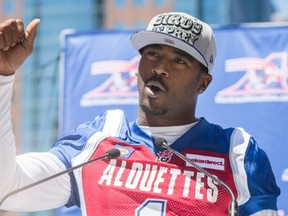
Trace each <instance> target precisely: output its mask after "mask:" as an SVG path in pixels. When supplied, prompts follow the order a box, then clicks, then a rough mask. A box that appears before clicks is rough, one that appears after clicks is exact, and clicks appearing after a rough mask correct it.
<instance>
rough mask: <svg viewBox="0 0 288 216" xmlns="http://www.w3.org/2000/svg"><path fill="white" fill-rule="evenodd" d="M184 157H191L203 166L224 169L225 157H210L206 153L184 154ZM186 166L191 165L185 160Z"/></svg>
mask: <svg viewBox="0 0 288 216" xmlns="http://www.w3.org/2000/svg"><path fill="white" fill-rule="evenodd" d="M186 157H188V158H189V159H191V161H193V162H194V163H195V164H197V165H199V166H200V167H203V168H208V169H214V170H221V171H225V170H226V168H225V159H224V158H220V157H211V156H206V155H197V154H189V153H187V154H186ZM186 166H187V167H192V165H191V164H189V163H187V162H186Z"/></svg>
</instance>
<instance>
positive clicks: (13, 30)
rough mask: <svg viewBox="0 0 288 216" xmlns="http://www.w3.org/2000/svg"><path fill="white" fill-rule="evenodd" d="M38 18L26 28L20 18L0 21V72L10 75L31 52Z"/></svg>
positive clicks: (38, 21)
mask: <svg viewBox="0 0 288 216" xmlns="http://www.w3.org/2000/svg"><path fill="white" fill-rule="evenodd" d="M39 23H40V20H39V19H34V20H33V21H31V22H30V23H29V25H28V26H27V28H26V30H25V28H24V23H23V21H22V20H20V19H9V20H6V21H4V22H2V23H0V74H1V75H7V76H8V75H12V74H14V73H15V71H16V70H17V69H18V68H19V67H20V66H21V65H22V64H23V62H24V61H25V60H26V58H27V57H28V56H29V55H30V54H31V53H32V50H33V44H34V40H35V36H36V31H37V27H38V25H39Z"/></svg>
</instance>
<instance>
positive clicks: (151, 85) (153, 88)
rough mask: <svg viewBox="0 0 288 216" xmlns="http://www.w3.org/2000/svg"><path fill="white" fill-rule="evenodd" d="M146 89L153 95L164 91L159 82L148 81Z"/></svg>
mask: <svg viewBox="0 0 288 216" xmlns="http://www.w3.org/2000/svg"><path fill="white" fill-rule="evenodd" d="M147 87H148V88H149V89H150V90H151V91H152V92H154V93H158V92H160V91H166V90H165V88H164V86H162V85H161V84H160V83H159V82H156V81H149V82H148V83H147Z"/></svg>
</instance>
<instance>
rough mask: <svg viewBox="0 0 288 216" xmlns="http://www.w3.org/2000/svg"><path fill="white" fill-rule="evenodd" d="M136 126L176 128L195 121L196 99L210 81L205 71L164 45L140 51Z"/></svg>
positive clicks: (202, 67) (210, 78) (196, 62)
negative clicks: (137, 124)
mask: <svg viewBox="0 0 288 216" xmlns="http://www.w3.org/2000/svg"><path fill="white" fill-rule="evenodd" d="M140 53H141V55H142V57H141V60H140V63H139V74H138V76H137V77H138V78H137V81H138V91H139V114H138V118H139V120H138V123H139V124H140V125H144V126H148V125H149V126H176V125H185V124H190V123H193V122H195V121H197V118H196V117H195V110H196V104H197V98H198V95H199V94H200V93H202V92H203V91H205V89H206V88H207V87H208V85H209V84H210V82H211V80H212V76H211V75H210V74H208V73H207V69H206V68H205V67H204V66H203V65H202V64H201V63H200V62H199V61H197V60H196V59H194V58H193V57H192V56H190V55H188V54H187V53H185V52H183V51H181V50H179V49H176V48H174V47H170V46H166V45H149V46H146V47H144V48H143V49H142V50H141V51H140Z"/></svg>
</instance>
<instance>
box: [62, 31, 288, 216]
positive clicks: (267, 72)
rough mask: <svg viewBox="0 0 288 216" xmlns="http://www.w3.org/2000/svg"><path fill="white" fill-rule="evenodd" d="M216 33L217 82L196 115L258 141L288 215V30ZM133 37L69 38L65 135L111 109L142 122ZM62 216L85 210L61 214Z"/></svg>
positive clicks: (99, 34) (124, 33) (65, 41)
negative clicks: (241, 132)
mask: <svg viewBox="0 0 288 216" xmlns="http://www.w3.org/2000/svg"><path fill="white" fill-rule="evenodd" d="M214 32H215V37H216V41H217V58H216V65H215V68H214V70H213V72H212V75H213V81H212V83H211V85H210V86H209V88H208V89H207V90H206V92H205V93H203V94H202V95H200V97H199V103H198V108H197V116H198V117H200V116H205V118H206V119H207V120H209V121H210V122H214V123H217V124H220V125H222V126H223V127H231V126H233V127H243V128H245V129H246V130H247V131H248V132H249V133H250V134H252V135H253V136H254V138H255V139H256V141H257V142H258V144H259V145H260V147H261V148H263V149H264V150H265V151H266V152H267V154H268V156H269V158H270V161H271V164H272V168H273V170H274V173H275V176H276V178H277V181H278V184H279V186H280V188H281V191H282V193H281V196H280V197H279V202H278V207H279V209H280V210H279V214H280V215H288V201H287V200H288V158H287V155H288V131H287V129H286V124H288V26H261V27H253V26H249V27H247V26H246V27H245V26H241V27H225V28H214ZM132 33H133V31H100V32H99V31H97V32H85V33H83V32H82V33H77V32H76V33H71V34H66V35H64V37H63V41H62V45H63V53H62V57H61V65H62V72H61V103H60V105H61V111H60V113H59V120H60V125H61V127H60V133H59V135H60V136H61V135H63V134H64V133H66V132H67V131H69V130H71V129H73V128H75V127H76V126H77V125H78V124H79V123H83V122H85V121H89V120H91V119H93V118H95V116H97V115H99V114H101V113H102V112H104V111H105V110H107V109H114V108H120V109H123V110H125V111H126V113H127V115H128V118H129V120H132V119H134V118H136V116H137V102H138V96H137V83H136V77H135V72H136V71H137V66H138V62H139V57H140V56H139V54H138V52H137V51H135V50H134V49H133V48H132V47H131V45H130V36H131V34H132ZM263 181H265V179H263ZM68 212H69V213H68ZM285 213H286V214H285ZM58 215H63V216H64V215H80V211H79V210H78V209H69V210H68V209H65V208H60V209H59V210H58Z"/></svg>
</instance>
